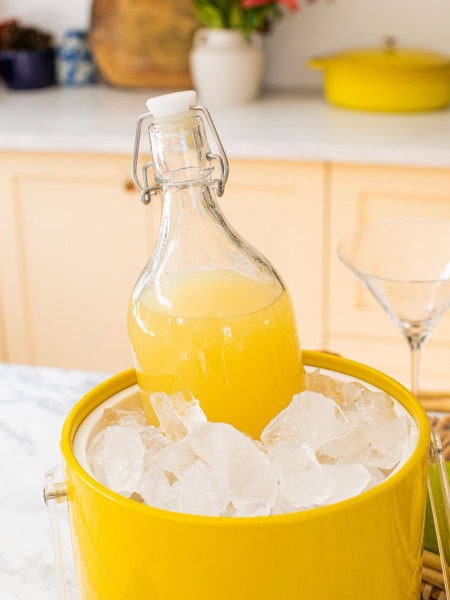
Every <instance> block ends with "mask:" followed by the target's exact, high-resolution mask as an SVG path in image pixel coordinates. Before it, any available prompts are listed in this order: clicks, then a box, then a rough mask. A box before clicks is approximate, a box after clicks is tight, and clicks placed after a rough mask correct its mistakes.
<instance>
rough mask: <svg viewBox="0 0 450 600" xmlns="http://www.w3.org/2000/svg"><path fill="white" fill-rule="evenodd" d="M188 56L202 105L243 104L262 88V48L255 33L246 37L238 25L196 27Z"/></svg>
mask: <svg viewBox="0 0 450 600" xmlns="http://www.w3.org/2000/svg"><path fill="white" fill-rule="evenodd" d="M189 59H190V69H191V77H192V81H193V83H194V87H195V88H196V91H197V92H198V95H199V100H200V101H201V102H203V103H204V104H205V105H216V106H218V105H221V106H227V105H233V104H242V103H245V102H249V101H251V100H254V99H255V98H257V96H258V95H259V93H260V91H261V84H262V77H263V70H264V51H263V47H262V41H261V36H260V34H258V33H254V34H252V35H251V36H250V37H249V38H247V37H245V36H244V35H243V34H242V33H241V32H240V31H238V30H237V29H199V30H198V31H197V32H196V34H195V35H194V39H193V45H192V50H191V53H190V57H189Z"/></svg>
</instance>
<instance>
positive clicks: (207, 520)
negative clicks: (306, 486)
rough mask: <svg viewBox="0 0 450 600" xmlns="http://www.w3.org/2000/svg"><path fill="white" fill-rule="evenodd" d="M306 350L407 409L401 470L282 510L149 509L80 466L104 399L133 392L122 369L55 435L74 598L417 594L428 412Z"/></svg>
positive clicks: (376, 379)
mask: <svg viewBox="0 0 450 600" xmlns="http://www.w3.org/2000/svg"><path fill="white" fill-rule="evenodd" d="M303 354H304V362H305V364H306V365H312V366H315V367H320V368H321V369H328V370H330V371H332V372H333V374H334V376H337V377H341V378H344V379H356V378H359V379H361V380H363V381H365V382H368V383H369V384H372V385H374V386H376V387H377V388H379V389H382V390H385V391H386V392H387V393H389V394H390V395H391V396H392V397H394V398H396V399H397V400H398V401H399V402H400V403H401V404H402V405H403V406H404V407H405V408H406V410H407V411H408V412H409V413H410V414H411V415H412V417H413V419H414V420H415V422H416V423H417V426H418V429H419V441H418V445H417V447H416V449H415V450H414V452H413V454H412V455H411V457H410V458H409V459H408V460H407V462H406V463H405V464H404V465H403V467H401V468H400V469H399V470H398V471H397V472H396V473H395V474H393V475H392V476H391V477H390V478H389V479H388V480H386V481H385V482H384V483H382V484H381V485H378V486H377V487H375V488H373V489H371V490H369V491H367V492H365V493H363V494H361V495H359V496H357V497H355V498H351V499H349V500H345V501H343V502H339V503H337V504H334V505H330V506H325V507H320V508H317V509H313V510H306V511H303V512H298V513H292V514H286V515H278V516H271V517H253V518H249V517H243V518H227V517H201V516H195V515H185V514H178V513H172V512H168V511H164V510H160V509H155V508H151V507H149V506H145V505H142V504H139V503H137V502H134V501H133V500H129V499H127V498H124V497H122V496H120V495H118V494H115V493H114V492H111V491H109V490H108V489H107V488H105V487H103V486H102V485H100V484H99V483H98V482H97V481H95V480H94V479H93V477H91V476H90V475H89V474H88V472H87V468H83V466H82V464H83V463H84V461H85V451H86V446H87V444H88V443H89V439H91V438H92V436H93V435H94V434H95V432H96V431H97V430H98V419H99V414H100V413H101V412H102V410H103V408H104V407H105V405H107V406H109V405H123V404H124V403H132V402H133V401H134V400H136V399H137V398H138V391H137V387H136V385H135V384H136V379H135V375H134V371H132V370H130V371H126V372H124V373H121V374H119V375H117V376H115V377H113V378H112V379H110V380H108V381H107V382H105V383H103V384H102V385H100V386H98V387H96V388H95V389H93V390H92V391H91V392H90V393H88V394H87V395H86V396H85V397H84V398H83V399H82V400H80V402H79V403H78V404H77V405H76V406H75V407H74V408H73V410H72V411H71V412H70V414H69V415H68V417H67V419H66V421H65V424H64V427H63V431H62V439H61V451H62V455H63V460H64V464H65V471H66V476H67V485H68V501H69V515H70V523H71V529H72V541H73V550H74V556H75V564H76V573H77V586H78V592H79V598H80V600H94V599H95V600H300V599H301V598H305V599H306V598H308V599H309V598H314V600H342V599H343V598H348V599H356V598H364V600H381V599H383V600H417V598H418V597H419V594H420V581H421V554H422V542H423V527H424V513H425V501H426V475H427V470H428V440H429V426H428V421H427V418H426V415H425V413H424V411H423V409H422V408H421V406H420V405H419V403H418V402H417V401H416V400H415V399H414V398H413V396H412V395H411V394H410V393H409V392H408V391H407V390H406V389H405V388H403V387H402V386H401V385H400V384H398V383H397V382H395V381H393V380H392V379H390V378H388V377H386V376H385V375H383V374H381V373H379V372H378V371H375V370H373V369H370V368H368V367H365V366H363V365H360V364H358V363H354V362H351V361H348V360H345V359H342V358H339V357H335V356H330V355H326V354H322V353H315V352H304V353H303ZM80 463H81V464H80Z"/></svg>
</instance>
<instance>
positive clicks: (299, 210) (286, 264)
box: [220, 159, 324, 349]
mask: <svg viewBox="0 0 450 600" xmlns="http://www.w3.org/2000/svg"><path fill="white" fill-rule="evenodd" d="M323 177H324V174H323V166H322V165H321V164H314V163H311V164H309V163H306V164H303V163H297V162H288V161H283V162H281V161H261V160H258V161H251V160H237V159H234V160H231V161H230V178H229V181H228V184H227V186H226V189H225V194H224V196H223V199H220V204H221V207H222V209H223V211H224V213H225V214H226V215H227V217H228V218H229V220H230V222H231V224H232V225H233V226H234V227H235V228H236V229H237V230H238V232H239V233H240V234H241V235H242V236H243V237H244V238H245V239H246V240H247V241H248V242H250V243H251V244H253V245H254V246H255V247H256V248H257V249H258V250H260V251H261V252H262V253H263V254H264V255H265V256H266V257H267V258H268V259H269V260H270V262H272V264H273V265H274V266H275V267H276V268H277V270H278V271H279V272H280V274H281V276H282V277H283V279H284V280H285V282H286V284H287V286H288V288H289V290H290V292H291V296H292V299H293V303H294V308H295V311H296V316H297V321H298V328H299V335H300V341H301V344H302V346H303V348H308V349H313V348H314V349H317V348H321V347H322V346H323V334H322V322H323V314H322V312H323V304H322V301H321V300H322V292H323V248H324V243H323V241H324V240H323Z"/></svg>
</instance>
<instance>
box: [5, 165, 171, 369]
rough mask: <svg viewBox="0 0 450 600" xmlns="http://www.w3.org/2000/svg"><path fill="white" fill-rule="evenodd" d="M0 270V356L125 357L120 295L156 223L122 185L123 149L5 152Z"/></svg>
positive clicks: (89, 360)
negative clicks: (0, 337) (0, 334)
mask: <svg viewBox="0 0 450 600" xmlns="http://www.w3.org/2000/svg"><path fill="white" fill-rule="evenodd" d="M0 165H1V166H0V212H1V219H0V277H1V290H2V302H3V325H4V328H5V331H4V337H5V340H6V341H5V344H6V347H7V359H8V360H9V361H11V362H20V363H28V364H36V365H48V366H56V367H69V368H78V369H92V370H101V371H107V372H116V371H119V370H122V369H125V368H128V367H130V366H131V357H130V351H129V345H128V339H127V325H126V320H127V305H128V299H129V296H130V293H131V290H132V288H133V286H134V283H135V281H136V279H137V277H138V276H139V273H140V271H141V270H142V269H143V267H144V266H145V263H146V261H147V259H148V256H149V254H150V251H151V249H152V246H153V243H154V239H155V232H156V230H157V228H158V225H159V214H158V203H157V202H156V203H155V206H153V205H151V206H150V207H144V206H143V205H141V204H140V202H139V195H138V193H137V192H136V191H133V192H132V191H131V186H130V184H129V179H130V175H129V173H130V158H129V157H119V156H108V157H102V156H98V155H92V156H88V155H55V154H39V155H31V154H19V153H17V154H15V155H11V154H6V155H3V156H2V157H1V162H0Z"/></svg>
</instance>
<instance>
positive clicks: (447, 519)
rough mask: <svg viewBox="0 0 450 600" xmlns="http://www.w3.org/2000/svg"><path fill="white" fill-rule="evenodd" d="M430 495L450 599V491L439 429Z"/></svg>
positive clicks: (432, 458) (432, 453) (432, 447)
mask: <svg viewBox="0 0 450 600" xmlns="http://www.w3.org/2000/svg"><path fill="white" fill-rule="evenodd" d="M428 495H429V496H430V503H431V510H432V512H433V521H434V527H435V530H436V538H437V542H438V547H439V556H440V559H441V566H442V575H443V578H444V586H445V593H446V596H447V598H450V489H449V484H448V478H447V470H446V468H445V460H444V457H443V453H442V444H441V438H440V436H439V432H438V431H437V429H434V428H433V429H432V430H431V441H430V471H429V475H428Z"/></svg>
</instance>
